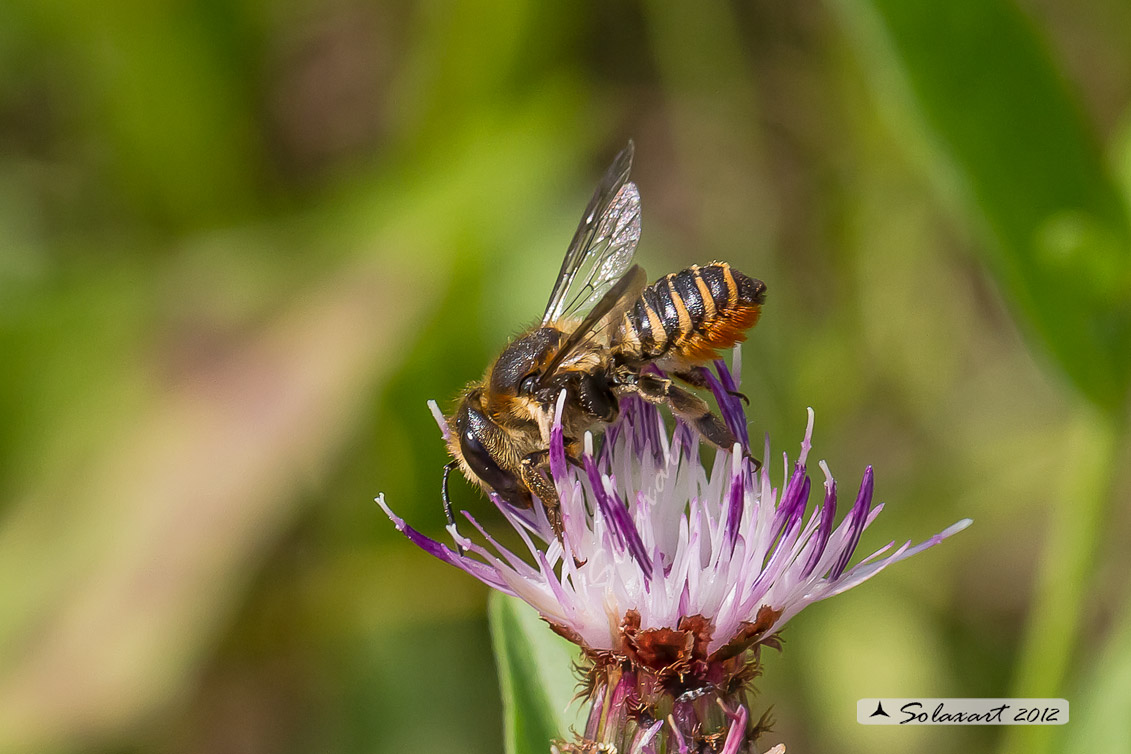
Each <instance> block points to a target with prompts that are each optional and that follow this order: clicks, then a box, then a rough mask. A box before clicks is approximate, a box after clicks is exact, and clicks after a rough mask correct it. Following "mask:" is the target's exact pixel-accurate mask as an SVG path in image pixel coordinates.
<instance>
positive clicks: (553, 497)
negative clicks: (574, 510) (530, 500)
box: [520, 450, 565, 542]
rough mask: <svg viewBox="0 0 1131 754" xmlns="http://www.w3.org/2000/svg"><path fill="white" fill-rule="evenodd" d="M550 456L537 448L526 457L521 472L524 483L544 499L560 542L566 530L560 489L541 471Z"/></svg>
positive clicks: (543, 505) (539, 497) (552, 526)
mask: <svg viewBox="0 0 1131 754" xmlns="http://www.w3.org/2000/svg"><path fill="white" fill-rule="evenodd" d="M549 456H550V452H549V451H548V450H537V451H535V452H533V453H531V454H530V455H528V456H526V457H524V458H523V459H522V465H521V466H520V473H521V474H522V483H523V484H525V485H526V488H527V489H528V490H530V491H531V492H533V493H534V494H535V495H537V496H538V499H539V500H541V501H542V507H543V508H545V509H546V518H548V519H550V528H552V529H553V530H554V534H555V535H556V536H557V538H558V541H559V542H560V541H561V540H562V537H563V535H564V532H565V529H564V528H563V527H562V512H561V502H560V501H559V500H558V491H557V490H556V489H555V488H554V485H553V484H551V483H550V481H549V480H548V479H546V477H545V476H544V475H543V474H542V471H541V468H542V467H543V466H545V465H546V461H547V459H548V458H549Z"/></svg>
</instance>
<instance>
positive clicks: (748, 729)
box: [377, 351, 970, 754]
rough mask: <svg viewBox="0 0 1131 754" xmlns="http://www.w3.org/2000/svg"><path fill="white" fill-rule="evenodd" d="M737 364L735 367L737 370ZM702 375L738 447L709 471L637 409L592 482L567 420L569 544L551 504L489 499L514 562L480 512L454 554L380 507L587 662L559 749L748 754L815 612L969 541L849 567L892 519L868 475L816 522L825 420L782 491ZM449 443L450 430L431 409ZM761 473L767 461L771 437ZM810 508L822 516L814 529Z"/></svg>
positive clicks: (696, 453) (659, 421)
mask: <svg viewBox="0 0 1131 754" xmlns="http://www.w3.org/2000/svg"><path fill="white" fill-rule="evenodd" d="M737 360H738V353H737V351H736V352H735V361H736V368H735V372H738V368H737ZM715 368H716V372H717V376H716V375H715V374H711V373H710V372H707V371H706V370H704V376H705V377H706V378H707V380H708V383H709V385H710V387H711V390H712V392H713V393H714V395H715V398H716V400H717V402H718V405H719V408H720V411H721V413H722V416H723V418H724V420H725V421H726V423H727V425H728V426H729V427H730V429H731V431H732V432H733V433H734V435H735V437H737V438H739V440H740V442H741V445H742V447H741V448H739V447H738V446H737V445H736V446H735V448H734V449H733V450H732V451H729V452H727V451H718V452H716V453H715V457H714V460H713V462H712V463H711V464H710V468H709V469H708V468H707V467H706V466H705V465H704V462H703V460H702V459H701V457H700V443H699V438H698V436H697V435H696V434H695V432H694V431H693V430H692V429H691V428H689V427H688V426H687V425H685V424H683V423H682V422H679V421H677V422H676V423H675V428H674V431H670V432H669V430H668V429H667V427H666V425H665V422H664V418H663V416H662V414H661V413H660V412H659V411H658V410H657V409H656V408H655V407H654V406H651V405H649V404H647V403H644V402H643V401H641V400H639V399H637V398H635V397H632V396H630V397H626V398H624V399H622V400H621V404H620V408H621V411H620V416H619V418H618V420H617V421H616V422H615V423H614V424H612V425H611V426H609V427H608V429H607V430H606V432H605V435H604V439H603V443H602V444H601V447H600V448H599V449H598V448H597V447H596V445H595V442H594V439H593V437H592V436H591V435H587V436H586V438H585V443H584V448H585V449H584V452H583V454H582V457H581V464H580V466H581V468H577V467H576V466H575V465H573V464H570V463H568V462H567V459H566V455H565V449H564V438H563V433H562V426H561V421H560V417H561V412H562V401H559V403H558V405H557V410H556V415H555V422H554V424H553V428H552V431H551V436H550V474H551V477H552V481H553V483H554V485H555V487H556V489H557V492H558V496H559V498H560V500H561V514H562V519H563V523H564V528H565V537H564V541H563V542H559V541H558V539H557V538H556V537H555V536H554V534H553V532H552V530H551V528H550V523H549V520H548V519H547V517H546V514H545V512H544V511H543V510H542V509H541V507H540V506H535V507H534V508H533V509H531V510H519V509H516V508H514V507H512V506H510V505H508V504H506V503H504V502H503V501H502V500H500V499H498V498H496V497H494V496H492V501H493V503H494V504H495V506H496V507H497V508H498V509H499V510H500V511H501V513H502V515H503V516H504V517H505V519H506V520H507V521H508V522H509V524H510V525H511V526H512V527H513V528H514V530H515V531H516V532H517V533H518V536H519V538H520V539H521V542H522V545H523V546H524V547H525V550H526V552H524V553H522V554H519V553H517V552H514V551H512V550H511V549H508V548H507V547H505V546H504V545H503V544H501V543H500V542H499V541H498V540H497V539H496V538H495V537H493V536H492V535H491V534H490V533H489V532H487V531H486V530H485V529H484V528H483V527H482V526H481V525H480V524H479V522H478V521H476V519H475V518H474V517H473V516H471V515H470V514H469V513H467V512H466V511H465V512H464V513H463V515H464V516H465V517H466V518H467V520H468V521H469V522H470V524H471V525H472V526H473V527H474V529H475V530H476V531H477V532H478V533H479V535H480V536H481V538H482V541H481V542H480V541H476V540H474V539H471V538H468V537H465V536H463V535H462V534H460V533H459V532H458V531H457V530H456V529H455V527H450V528H449V534H450V535H451V537H452V539H453V541H454V543H455V545H457V546H456V547H449V546H447V545H444V544H441V543H440V542H437V541H435V540H433V539H430V538H429V537H426V536H424V535H423V534H421V533H420V532H418V531H417V530H415V529H413V528H412V527H410V526H408V525H407V524H406V523H405V522H404V521H403V520H402V519H400V518H398V517H397V516H396V515H395V514H394V513H393V512H392V511H391V510H390V509H389V507H388V506H387V505H386V504H385V501H384V498H383V497H380V498H378V500H377V502H378V503H379V504H380V505H381V507H382V508H383V509H384V510H385V512H386V514H388V516H389V518H390V519H392V521H393V523H394V524H395V525H396V526H397V528H398V529H399V530H400V531H401V532H403V533H404V534H405V535H407V536H408V538H409V539H410V540H412V541H413V542H414V543H415V544H417V545H418V546H419V547H421V548H422V549H424V550H425V551H426V552H428V553H430V554H431V555H433V556H435V557H437V558H439V559H441V560H443V561H445V562H447V563H450V564H451V565H454V566H456V567H457V568H460V569H462V570H464V571H466V572H467V573H469V574H470V575H472V576H474V577H475V578H477V579H479V580H480V581H482V582H483V583H484V584H487V585H488V586H490V587H492V588H494V589H497V590H499V591H500V592H503V593H505V594H509V595H513V596H516V597H518V598H520V599H522V600H523V601H525V602H527V603H528V604H530V605H531V606H533V607H534V608H535V609H536V610H537V611H538V612H539V614H541V616H542V618H543V619H544V620H545V621H546V622H547V623H548V624H549V626H550V627H551V628H552V629H553V630H554V631H555V632H557V633H558V634H560V635H561V636H564V637H565V638H567V639H569V640H570V641H572V642H574V643H575V644H577V645H578V646H579V647H580V648H581V649H582V651H583V653H584V656H585V657H586V658H587V661H588V664H587V670H586V678H585V681H584V690H583V694H584V695H585V696H586V697H587V698H588V700H589V703H590V705H591V706H590V709H591V712H590V714H589V718H588V723H587V725H586V729H585V730H584V731H583V732H581V733H580V734H579V737H578V740H577V741H576V742H574V743H569V744H562V745H560V746H559V747H558V750H559V751H561V752H596V751H606V750H610V751H611V750H613V749H608V748H606V749H601V748H599V747H600V746H602V745H604V746H606V747H608V746H614V747H616V749H615V750H616V751H619V752H642V753H649V754H659V753H660V752H679V753H680V754H686V753H687V752H701V751H702V752H706V751H710V752H724V753H725V754H738V753H739V752H752V751H754V749H753V748H752V746H753V739H754V737H756V735H757V734H758V732H759V728H760V726H759V725H754V724H752V723H751V720H750V717H749V712H748V709H747V705H746V702H745V699H746V694H747V692H748V690H749V686H750V682H751V681H752V680H753V678H754V677H755V676H756V675H757V672H758V651H759V649H760V648H761V647H763V646H771V647H778V646H779V644H778V639H777V633H778V632H779V631H780V630H781V628H782V627H783V626H784V625H785V623H786V622H787V621H788V620H789V619H790V618H792V617H793V616H794V615H796V614H797V613H798V612H799V611H800V610H801V609H803V608H804V607H806V606H808V605H811V604H812V603H814V602H817V601H819V600H822V599H825V598H826V597H831V596H833V595H834V594H839V593H840V592H843V591H845V590H847V589H851V588H852V587H854V586H856V585H858V584H860V583H862V582H863V581H865V580H867V579H869V578H871V577H872V576H874V575H875V574H877V573H879V572H880V571H882V570H883V569H884V568H886V567H888V566H889V565H891V564H892V563H895V562H897V561H900V560H904V559H906V558H909V557H911V556H912V555H915V554H917V553H919V552H922V551H923V550H925V549H927V548H929V547H932V546H934V545H935V544H938V543H939V542H941V541H942V540H944V539H946V538H947V537H949V536H951V535H952V534H955V533H956V532H958V531H961V530H962V529H964V528H966V527H967V526H968V525H969V524H970V521H969V519H966V520H963V521H959V522H958V523H956V524H954V525H953V526H951V527H949V528H948V529H946V530H944V531H943V532H941V533H939V534H936V535H935V536H933V537H931V538H930V539H928V540H926V541H925V542H923V543H922V544H919V545H915V546H912V545H911V542H910V541H908V542H906V543H904V544H903V545H901V546H899V547H895V548H894V550H893V549H892V548H893V547H894V543H889V544H888V545H887V546H885V547H883V548H881V549H880V550H877V551H876V552H874V553H872V554H871V555H869V556H868V557H866V558H864V559H863V560H861V561H860V562H858V563H857V564H856V565H854V566H851V567H850V566H849V562H850V560H851V559H852V556H853V554H854V552H855V550H856V546H857V544H858V542H859V541H860V535H861V533H862V532H863V531H864V529H866V528H868V526H870V525H871V524H872V522H873V521H875V519H876V517H877V516H878V515H879V513H880V511H881V510H882V508H883V505H882V504H880V505H875V506H873V505H872V495H873V473H872V468H871V467H870V466H869V467H868V468H867V469H865V471H864V475H863V480H862V481H861V483H860V487H859V490H858V492H857V493H856V497H855V502H854V503H853V505H852V507H851V508H850V510H849V511H848V513H847V514H846V515H845V516H844V517H843V520H842V521H841V522H840V523H839V525H838V524H836V523H835V517H836V510H837V485H836V481H835V480H834V479H833V477H832V474H831V473H830V472H829V469H828V466H827V465H826V464H825V463H824V462H823V461H822V462H821V463H819V464H818V465H819V467H820V470H821V472H822V475H823V476H824V495H823V500H818V501H817V502H816V503H815V505H814V507H813V508H812V509H811V510H809V501H810V497H811V490H810V487H811V483H810V477H809V475H808V470H807V463H808V456H809V451H810V440H811V438H812V433H813V411H812V409H810V410H809V420H808V423H807V426H806V429H805V439H804V440H803V441H802V443H801V450H800V453H799V455H798V457H797V460H796V461H795V462H793V463H790V460H789V458H788V456H784V455H783V475H782V484H781V487H780V489H779V488H777V487H775V486H774V485H773V482H772V481H771V476H772V475H771V473H770V464H769V463H767V464H766V466H764V467H762V468H761V469H760V470H759V469H757V468H756V465H755V463H754V462H753V461H752V460H751V459H750V455H749V453H748V452H745V451H747V449H748V442H749V441H748V435H747V429H746V418H745V414H744V412H743V406H742V403H741V402H740V401H739V400H738V399H737V398H736V397H735V396H736V394H737V390H738V387H737V384H736V382H735V380H734V377H733V375H732V373H731V371H730V370H729V369H728V368H727V367H726V365H725V363H723V362H722V361H717V362H715ZM432 410H433V412H434V413H435V414H436V415H437V421H438V422H439V424H440V427H441V431H442V432H445V433H446V432H447V431H448V429H447V425H446V423H445V422H444V421H443V418H442V416H441V415H440V414H439V411H438V410H437V409H436V406H435V404H434V403H433V404H432ZM764 450H765V454H764V455H763V458H766V459H767V461H768V460H769V457H770V444H769V439H768V438H767V440H766V443H765V449H764ZM807 510H808V511H809V512H808V515H806V512H807Z"/></svg>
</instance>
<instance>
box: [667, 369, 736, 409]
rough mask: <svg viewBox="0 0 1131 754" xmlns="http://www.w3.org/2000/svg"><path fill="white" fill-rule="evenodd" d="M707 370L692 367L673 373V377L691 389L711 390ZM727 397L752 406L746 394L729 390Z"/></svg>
mask: <svg viewBox="0 0 1131 754" xmlns="http://www.w3.org/2000/svg"><path fill="white" fill-rule="evenodd" d="M706 375H707V370H706V368H704V367H691V368H690V369H688V370H686V371H683V372H672V376H673V377H675V378H677V379H679V380H682V381H683V382H686V383H687V384H688V385H691V387H694V388H699V389H700V390H709V389H710V387H711V385H710V383H708V382H707V376H706ZM727 395H733V396H734V397H735V398H738V399H739V400H741V401H742V402H743V403H745V404H746V405H747V406H749V405H750V398H749V397H747V395H746V393H743V392H741V391H739V390H728V391H727Z"/></svg>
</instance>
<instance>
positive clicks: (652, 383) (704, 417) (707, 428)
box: [628, 374, 762, 470]
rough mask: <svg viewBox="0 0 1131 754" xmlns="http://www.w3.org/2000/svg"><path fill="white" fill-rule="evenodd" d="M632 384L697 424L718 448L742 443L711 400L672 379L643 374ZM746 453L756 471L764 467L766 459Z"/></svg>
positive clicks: (649, 398)
mask: <svg viewBox="0 0 1131 754" xmlns="http://www.w3.org/2000/svg"><path fill="white" fill-rule="evenodd" d="M628 386H629V387H630V388H632V389H634V390H635V392H636V393H637V394H638V395H639V396H640V397H641V398H643V399H644V400H646V401H648V402H649V403H659V404H664V405H666V406H667V407H668V408H670V409H671V411H672V413H673V414H675V415H676V416H678V417H679V418H681V419H683V420H684V421H685V422H687V423H688V424H690V425H691V426H692V427H694V428H695V431H697V432H698V433H699V436H700V437H702V438H703V439H704V440H706V441H707V442H709V443H711V444H712V445H714V446H715V447H716V448H719V449H721V450H731V449H732V448H733V447H734V444H735V443H736V442H738V438H736V437H735V436H734V433H732V432H731V431H730V429H729V428H728V427H727V425H726V423H725V422H723V420H722V419H720V418H719V417H718V416H716V415H715V414H713V413H712V412H711V407H710V406H709V405H708V404H707V401H705V400H703V399H702V398H700V397H699V396H697V395H695V394H693V393H689V392H687V391H686V390H684V389H683V388H681V387H677V386H676V385H675V384H674V383H672V381H671V380H670V379H668V378H666V377H657V376H656V375H654V374H641V375H639V376H638V377H637V378H636V380H635V383H629V384H628ZM743 454H744V455H745V456H746V457H747V458H749V459H750V460H751V461H753V462H754V467H755V470H758V469H760V468H762V462H761V461H759V460H758V459H757V458H755V457H754V456H752V455H750V451H748V450H744V451H743Z"/></svg>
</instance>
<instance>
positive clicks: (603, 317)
mask: <svg viewBox="0 0 1131 754" xmlns="http://www.w3.org/2000/svg"><path fill="white" fill-rule="evenodd" d="M646 282H647V278H646V277H645V276H644V270H642V269H640V265H636V264H634V265H632V267H631V268H629V270H628V272H626V273H625V274H624V275H622V276H621V277H620V279H619V280H617V281H616V282H615V283H613V284H611V285H610V286H609V287H608V290H606V291H605V292H604V294H602V296H601V298H600V299H598V301H597V303H596V304H594V305H593V308H592V309H590V310H589V313H588V314H586V315H585V319H583V320H582V321H581V322H580V323H579V324H578V326H577V327H576V328H575V329H574V330H573V331H572V332H571V333H570V334H569V336H568V337H567V338H566V339H565V341H564V342H563V343H562V344H561V345H560V346H559V347H558V351H557V353H555V354H554V356H553V358H552V359H550V362H549V363H548V364H547V365H546V366H545V368H544V369H543V371H542V379H541V382H542V385H543V386H545V385H546V384H548V383H549V381H550V380H551V379H552V378H553V377H554V375H555V374H556V373H557V370H558V367H560V366H561V365H562V364H563V363H565V362H566V361H567V360H568V359H569V357H570V356H572V355H573V353H574V351H575V350H576V349H577V347H578V346H580V345H581V344H583V343H585V342H586V341H588V340H590V339H591V338H594V337H597V336H598V335H599V334H600V331H601V330H602V329H603V328H604V327H606V326H607V325H608V324H609V323H610V321H611V320H615V319H616V317H617V316H618V312H621V311H623V310H624V309H625V308H626V307H627V306H629V305H631V303H632V302H633V301H635V300H636V297H637V296H638V295H639V294H640V291H641V290H642V289H643V288H644V284H645V283H646Z"/></svg>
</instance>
